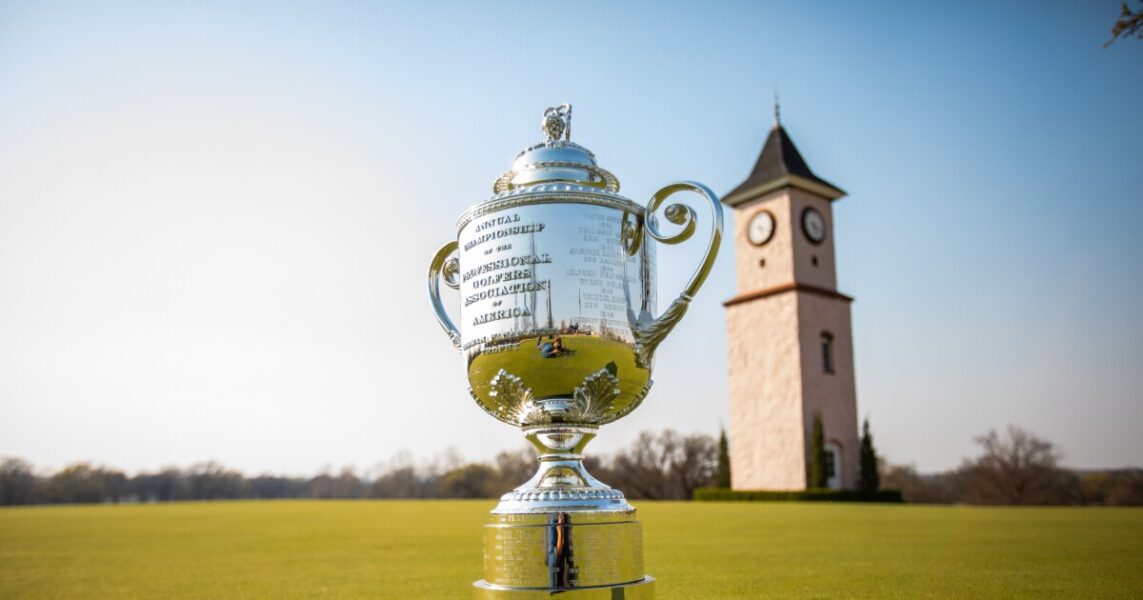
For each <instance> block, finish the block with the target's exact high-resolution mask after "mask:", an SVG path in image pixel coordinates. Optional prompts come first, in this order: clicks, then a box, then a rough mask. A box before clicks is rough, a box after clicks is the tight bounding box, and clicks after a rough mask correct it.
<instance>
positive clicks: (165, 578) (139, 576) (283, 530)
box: [0, 501, 1143, 598]
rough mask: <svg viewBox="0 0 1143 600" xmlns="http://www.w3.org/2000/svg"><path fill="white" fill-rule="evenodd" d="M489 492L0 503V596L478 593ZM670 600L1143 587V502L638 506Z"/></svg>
mask: <svg viewBox="0 0 1143 600" xmlns="http://www.w3.org/2000/svg"><path fill="white" fill-rule="evenodd" d="M492 506H493V502H491V501H424V502H403V501H400V502H399V501H360V502H353V501H344V502H343V501H337V502H334V501H326V502H316V501H280V502H216V503H186V504H166V505H145V506H140V505H131V506H126V505H125V506H82V507H34V508H6V509H0V598H78V597H85V598H217V597H227V598H315V597H316V598H359V597H377V598H468V597H469V595H470V593H469V585H470V584H471V582H472V581H473V580H475V579H478V578H479V577H480V568H481V566H480V563H481V544H480V536H481V527H480V525H481V524H482V523H483V522H484V516H485V514H486V512H487V511H488V510H489V509H490V508H491V507H492ZM638 507H639V518H640V519H641V520H642V521H643V523H644V528H645V538H646V560H647V571H648V572H649V573H650V574H652V575H654V576H655V577H656V578H657V579H658V584H657V592H658V597H659V598H758V597H782V598H852V597H866V598H891V597H932V598H998V597H1010V598H1023V597H1029V596H1036V597H1052V598H1060V597H1101V598H1108V597H1120V598H1129V597H1135V598H1138V597H1143V510H1138V509H1097V508H1044V509H1008V508H963V507H925V506H908V505H902V506H891V505H855V504H849V505H845V504H833V505H831V504H794V503H790V504H787V503H726V504H723V503H657V502H640V503H638Z"/></svg>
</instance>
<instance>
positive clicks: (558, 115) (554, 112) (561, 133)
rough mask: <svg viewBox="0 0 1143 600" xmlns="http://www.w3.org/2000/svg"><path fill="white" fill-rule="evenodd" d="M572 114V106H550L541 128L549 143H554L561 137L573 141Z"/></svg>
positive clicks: (545, 112) (545, 111)
mask: <svg viewBox="0 0 1143 600" xmlns="http://www.w3.org/2000/svg"><path fill="white" fill-rule="evenodd" d="M571 113H572V107H571V105H570V104H561V105H559V106H549V107H548V108H547V109H545V110H544V121H543V123H541V128H542V129H543V131H544V136H545V137H546V138H547V141H549V142H554V141H556V140H558V139H560V138H561V137H562V138H564V140H571Z"/></svg>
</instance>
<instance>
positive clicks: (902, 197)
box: [0, 1, 1143, 474]
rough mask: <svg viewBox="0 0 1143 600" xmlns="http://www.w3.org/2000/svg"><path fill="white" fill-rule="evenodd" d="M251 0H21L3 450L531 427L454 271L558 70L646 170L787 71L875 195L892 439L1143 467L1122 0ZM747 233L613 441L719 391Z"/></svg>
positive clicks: (1142, 120)
mask: <svg viewBox="0 0 1143 600" xmlns="http://www.w3.org/2000/svg"><path fill="white" fill-rule="evenodd" d="M233 4H234V3H211V2H196V3H184V4H183V5H181V6H178V5H175V4H173V3H146V2H137V3H112V2H101V3H90V2H74V3H69V2H36V3H33V2H2V3H0V455H18V456H22V457H25V458H27V459H29V460H31V461H33V462H35V463H37V464H40V465H43V466H45V467H58V466H62V465H63V464H66V463H67V462H70V461H73V460H94V461H98V462H105V463H108V464H111V465H114V466H119V467H122V468H127V469H129V470H134V469H143V468H155V467H158V466H160V465H163V464H170V463H174V464H183V465H185V464H189V463H191V462H193V461H197V460H203V459H209V458H214V459H217V460H220V461H222V462H224V463H226V464H228V465H231V466H234V467H237V468H241V469H244V470H247V471H250V472H260V471H276V472H288V473H299V474H300V473H310V472H313V471H315V470H316V469H318V468H320V467H321V466H322V465H326V464H332V465H343V464H352V465H357V466H359V467H363V468H364V467H368V466H370V465H373V464H374V463H376V462H377V461H379V460H384V459H387V458H388V457H390V456H393V455H394V454H395V453H397V452H398V451H400V450H402V449H408V450H410V451H412V452H413V453H414V454H417V455H422V456H428V455H430V454H432V453H434V452H438V451H440V450H442V449H444V448H445V447H447V446H450V445H451V446H455V447H456V448H457V449H458V450H459V451H460V452H461V453H462V454H464V455H466V456H470V457H473V458H486V457H488V456H491V455H492V454H493V453H494V452H495V451H497V450H498V449H501V448H508V447H518V446H519V445H520V440H519V437H518V434H517V433H515V432H514V431H513V430H511V429H510V428H508V427H506V426H504V425H502V424H499V423H497V422H495V421H493V420H492V419H490V418H488V417H487V416H486V415H484V414H483V413H482V412H481V411H480V410H479V409H478V408H477V407H476V406H475V405H474V404H473V402H472V401H471V399H469V397H468V395H467V393H466V392H465V382H464V374H463V368H462V365H461V361H460V359H459V357H457V356H456V355H455V354H454V353H453V351H452V350H451V347H450V346H449V344H448V341H447V339H446V338H445V336H444V335H443V334H441V332H440V331H439V330H438V328H437V325H436V323H435V322H434V321H433V318H432V315H431V312H430V310H429V308H428V304H427V301H426V299H425V295H424V291H423V287H424V271H425V267H426V262H427V260H428V258H429V256H430V255H431V253H432V251H433V250H434V249H435V248H436V247H437V246H438V245H439V244H440V243H443V242H444V241H446V240H447V239H448V238H449V236H450V235H452V232H453V227H454V223H455V219H456V217H457V216H458V215H459V214H460V212H461V211H462V210H463V209H464V208H465V207H467V206H469V205H471V204H474V203H477V202H479V201H481V200H483V199H484V198H486V197H487V195H488V194H489V190H490V186H491V183H492V181H493V179H495V177H496V176H497V175H499V174H500V173H501V172H502V171H503V170H505V169H506V168H507V166H508V164H509V161H510V160H511V158H512V157H513V156H514V154H515V153H516V151H518V150H519V149H521V148H523V147H524V146H526V145H528V144H530V143H532V142H534V141H536V140H537V139H538V129H537V125H538V122H539V115H540V112H541V111H542V109H543V108H544V107H546V106H549V105H552V104H556V103H560V102H572V103H573V104H574V105H575V122H574V128H573V136H574V139H576V140H577V141H579V142H580V143H582V144H584V145H586V146H587V147H589V148H591V149H592V150H593V151H594V152H595V153H596V155H597V156H598V158H599V159H600V161H601V163H602V164H603V166H605V167H606V168H608V169H610V170H611V171H613V172H614V173H616V174H617V175H618V176H619V178H620V180H621V181H622V183H623V190H624V192H625V193H627V195H629V196H630V197H631V198H633V199H635V200H637V201H640V202H642V201H645V200H646V198H647V197H648V196H649V195H650V194H651V193H652V192H653V191H654V190H656V189H658V187H659V186H661V185H663V184H665V183H667V182H669V181H672V180H675V179H683V178H686V179H696V180H699V181H703V182H705V183H707V184H708V185H710V186H711V187H713V188H714V189H715V190H717V191H720V192H725V191H728V190H729V189H731V188H732V187H734V186H735V185H736V184H738V183H739V182H740V181H741V180H742V179H743V178H744V177H745V176H746V174H747V173H748V172H749V170H750V168H751V166H752V165H753V161H754V160H755V158H756V156H757V153H758V150H759V148H760V147H761V144H762V141H763V139H764V137H765V135H766V132H767V130H768V129H769V127H770V125H771V120H772V115H771V103H772V97H773V94H774V92H775V91H776V90H777V91H779V92H780V93H781V97H782V114H783V123H784V124H785V125H786V127H787V130H788V131H789V132H790V134H791V135H792V137H793V138H794V140H795V141H796V142H797V144H798V145H799V147H800V149H801V150H802V153H803V154H804V155H805V157H806V159H807V160H808V161H809V163H810V166H811V167H812V168H814V169H815V171H816V172H817V173H818V174H819V175H821V176H822V177H824V178H826V179H828V180H830V181H832V182H835V183H836V184H838V185H840V186H841V187H843V188H844V189H846V190H848V191H849V193H850V196H849V197H847V198H845V199H844V200H842V201H840V202H839V203H838V204H836V205H835V211H836V212H835V218H836V228H837V231H836V237H837V244H838V253H839V256H838V265H839V285H840V288H841V290H842V291H844V292H846V293H849V294H852V295H854V296H856V298H857V302H856V303H855V304H854V305H853V310H854V323H855V338H856V348H857V356H856V360H857V377H858V380H857V385H858V403H859V412H860V413H861V414H862V415H869V416H870V417H871V419H872V424H873V429H874V432H875V434H876V438H877V443H878V446H879V448H880V450H881V451H882V453H883V454H885V455H886V456H887V458H888V459H889V460H890V461H892V462H899V463H915V464H916V465H917V466H918V467H919V468H921V469H922V470H935V469H943V468H947V467H951V466H955V465H956V464H958V463H959V462H960V460H961V459H962V457H964V456H967V455H969V454H971V453H972V452H974V447H973V443H972V438H973V437H974V436H976V435H979V434H982V433H984V432H986V431H987V430H989V429H991V428H995V427H1002V426H1004V425H1005V424H1007V423H1018V424H1021V425H1023V426H1025V427H1027V428H1029V429H1031V430H1032V431H1034V432H1036V433H1038V434H1040V435H1042V436H1044V437H1047V438H1049V439H1051V440H1053V441H1055V442H1057V443H1058V444H1059V445H1060V446H1061V447H1062V449H1063V450H1064V451H1065V453H1066V458H1065V463H1066V464H1068V465H1072V466H1077V467H1114V466H1123V465H1128V464H1135V465H1138V464H1141V463H1143V435H1140V434H1139V431H1140V429H1141V428H1143V392H1141V391H1140V390H1143V359H1141V356H1143V317H1141V314H1140V309H1139V307H1138V305H1137V304H1138V302H1139V299H1140V298H1141V297H1143V275H1141V273H1143V268H1141V267H1140V262H1141V260H1143V235H1141V234H1140V223H1141V222H1143V168H1140V159H1141V158H1143V112H1141V111H1140V110H1139V106H1140V102H1141V101H1143V43H1141V42H1139V41H1135V40H1125V41H1121V42H1119V43H1117V44H1115V45H1114V46H1112V47H1111V48H1109V49H1106V50H1105V49H1103V48H1102V44H1103V42H1104V41H1105V40H1106V39H1107V36H1108V29H1109V28H1110V26H1111V24H1112V22H1113V21H1114V19H1115V17H1116V15H1117V14H1118V2H1117V1H1099V2H1096V1H1091V2H1075V3H1066V2H1036V3H1027V4H1024V5H1017V4H1016V3H993V2H944V3H907V2H903V3H900V4H895V5H892V4H864V3H861V4H858V3H852V2H848V3H847V2H831V3H824V2H823V3H788V4H786V5H782V6H759V5H758V3H721V4H720V3H693V4H669V3H648V4H642V5H627V6H624V7H616V6H614V5H613V4H612V3H597V4H588V3H571V4H569V3H556V4H552V5H549V6H546V7H545V6H541V5H539V4H537V3H520V4H515V5H513V4H508V3H497V4H495V5H492V4H490V3H489V4H485V3H482V4H481V5H480V6H474V5H469V4H462V3H456V4H431V3H427V2H420V3H413V2H406V3H394V4H392V5H383V4H380V3H371V2H370V3H280V2H274V3H244V4H242V6H241V7H235V6H233ZM732 251H733V248H732V247H731V246H729V245H728V246H726V247H725V248H724V252H725V254H724V255H723V260H722V262H721V264H720V265H719V266H718V267H717V268H716V271H715V272H714V274H713V275H712V278H711V280H710V282H709V283H708V284H707V287H706V288H705V289H704V290H703V291H702V293H701V294H700V295H699V297H698V298H697V300H696V304H695V305H694V306H693V308H692V309H691V311H690V313H689V315H688V318H687V320H686V321H685V322H684V323H683V325H682V326H680V328H679V329H677V330H676V332H675V334H674V335H673V336H672V337H671V338H670V339H669V340H668V341H667V342H666V343H665V344H664V346H663V348H662V350H661V351H660V354H659V356H658V362H657V372H656V377H655V379H656V381H657V384H656V387H655V389H654V391H653V392H652V394H651V396H650V397H649V399H648V400H647V402H646V403H645V404H644V405H643V406H642V407H640V409H639V410H638V411H636V412H635V413H633V414H632V415H631V416H630V417H629V418H627V419H625V420H624V421H621V422H620V423H617V424H615V425H612V426H609V427H607V428H605V429H604V431H603V432H602V434H601V436H600V438H599V440H598V441H597V442H595V443H594V444H593V447H592V449H594V450H597V451H609V450H613V449H615V448H617V447H620V446H622V445H626V444H627V443H629V441H630V440H631V439H633V437H634V435H635V433H636V432H638V431H639V430H643V429H660V428H664V427H673V428H676V429H680V430H683V431H692V430H699V431H706V432H715V431H717V429H718V427H719V424H720V422H725V421H726V419H727V412H728V407H727V402H728V399H727V385H726V356H725V352H726V351H725V335H726V333H725V325H724V321H723V311H722V307H721V301H722V300H724V299H726V298H728V297H730V296H732V295H733V293H734V279H733V271H732V269H731V265H732V260H731V254H730V253H731V252H732ZM688 257H693V255H692V254H687V252H686V251H685V250H684V251H681V255H679V256H678V257H677V258H678V260H680V261H685V260H687V258H688ZM674 258H676V257H675V256H674V255H672V254H671V253H669V252H663V253H662V255H661V261H660V262H661V264H663V265H667V264H671V263H669V262H668V261H670V260H672V259H674ZM679 264H682V263H679ZM689 268H690V267H689V265H688V266H686V267H682V268H679V269H678V271H679V272H678V273H672V272H666V273H664V274H663V277H662V281H661V294H662V297H670V296H672V295H674V293H675V292H674V290H676V289H678V287H679V285H681V279H682V277H683V276H684V275H685V274H686V273H684V271H687V270H689Z"/></svg>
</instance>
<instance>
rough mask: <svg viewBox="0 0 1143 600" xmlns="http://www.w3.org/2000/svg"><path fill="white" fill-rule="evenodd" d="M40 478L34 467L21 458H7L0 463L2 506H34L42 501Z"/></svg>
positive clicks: (0, 499)
mask: <svg viewBox="0 0 1143 600" xmlns="http://www.w3.org/2000/svg"><path fill="white" fill-rule="evenodd" d="M39 486H40V481H39V478H38V477H36V474H35V472H34V471H32V465H31V464H30V463H28V461H26V460H23V459H20V458H5V459H4V461H3V462H0V505H12V504H32V503H35V502H37V501H42V500H40V499H39V498H37V496H38V495H39V494H38V492H39V490H38V488H39Z"/></svg>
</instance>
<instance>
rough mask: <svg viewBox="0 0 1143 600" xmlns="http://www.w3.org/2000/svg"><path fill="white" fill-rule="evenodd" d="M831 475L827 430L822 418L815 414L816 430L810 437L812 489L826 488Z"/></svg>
mask: <svg viewBox="0 0 1143 600" xmlns="http://www.w3.org/2000/svg"><path fill="white" fill-rule="evenodd" d="M828 477H829V475H828V474H827V473H826V447H825V429H824V428H823V427H822V416H821V415H820V414H816V413H815V414H814V429H813V433H812V434H811V435H810V487H811V488H824V487H826V485H827V482H828Z"/></svg>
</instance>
